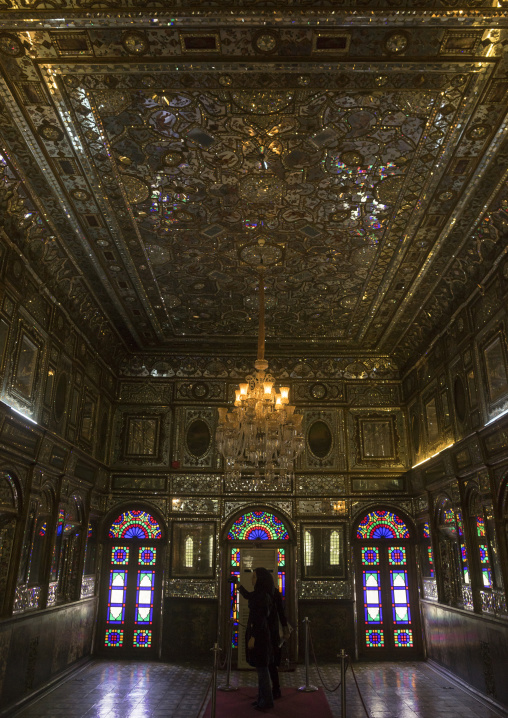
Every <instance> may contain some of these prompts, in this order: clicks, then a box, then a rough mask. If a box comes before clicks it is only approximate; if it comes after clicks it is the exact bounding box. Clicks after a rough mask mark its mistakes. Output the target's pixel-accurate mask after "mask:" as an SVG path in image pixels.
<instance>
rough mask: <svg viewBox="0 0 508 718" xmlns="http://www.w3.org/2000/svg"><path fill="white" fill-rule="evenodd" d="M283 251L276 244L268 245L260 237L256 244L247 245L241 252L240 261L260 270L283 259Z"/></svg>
mask: <svg viewBox="0 0 508 718" xmlns="http://www.w3.org/2000/svg"><path fill="white" fill-rule="evenodd" d="M282 254H283V252H282V249H281V248H280V247H278V246H277V245H276V244H267V243H266V240H265V239H264V237H260V238H259V239H258V241H257V242H256V243H253V244H247V245H246V246H244V247H242V249H241V250H240V259H241V260H242V262H245V264H249V265H250V266H251V267H256V268H257V269H258V270H260V269H261V268H263V267H271V266H273V265H274V264H277V262H280V261H281V259H282Z"/></svg>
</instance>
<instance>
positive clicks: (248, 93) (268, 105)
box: [231, 90, 294, 115]
mask: <svg viewBox="0 0 508 718" xmlns="http://www.w3.org/2000/svg"><path fill="white" fill-rule="evenodd" d="M293 97H294V93H293V92H292V91H291V90H286V91H284V92H273V91H271V90H238V91H237V90H235V91H234V92H232V93H231V99H232V100H233V102H234V103H235V104H236V105H238V107H240V109H242V110H244V111H245V112H250V113H251V114H253V115H271V114H274V113H275V112H280V111H281V110H284V109H285V108H286V107H288V105H289V104H290V103H291V101H292V100H293Z"/></svg>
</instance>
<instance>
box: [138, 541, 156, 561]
mask: <svg viewBox="0 0 508 718" xmlns="http://www.w3.org/2000/svg"><path fill="white" fill-rule="evenodd" d="M156 558H157V549H155V548H152V547H151V546H141V548H140V549H139V553H138V564H139V565H140V566H155V561H156Z"/></svg>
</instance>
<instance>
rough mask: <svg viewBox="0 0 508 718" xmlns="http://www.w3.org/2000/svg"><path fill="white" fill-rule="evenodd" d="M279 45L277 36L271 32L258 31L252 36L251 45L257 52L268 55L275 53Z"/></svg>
mask: <svg viewBox="0 0 508 718" xmlns="http://www.w3.org/2000/svg"><path fill="white" fill-rule="evenodd" d="M278 43H279V35H278V33H277V32H275V31H273V30H260V31H259V32H257V33H256V34H255V35H254V38H253V41H252V44H253V45H254V49H255V50H256V51H257V52H262V53H265V54H269V53H271V52H275V50H276V49H277V45H278Z"/></svg>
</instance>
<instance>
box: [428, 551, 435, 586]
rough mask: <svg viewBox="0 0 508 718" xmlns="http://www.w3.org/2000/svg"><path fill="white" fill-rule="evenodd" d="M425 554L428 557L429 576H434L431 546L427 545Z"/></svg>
mask: <svg viewBox="0 0 508 718" xmlns="http://www.w3.org/2000/svg"><path fill="white" fill-rule="evenodd" d="M427 556H428V557H429V567H430V577H431V578H434V554H433V553H432V546H427Z"/></svg>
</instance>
